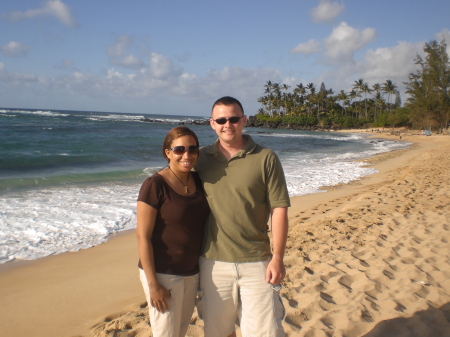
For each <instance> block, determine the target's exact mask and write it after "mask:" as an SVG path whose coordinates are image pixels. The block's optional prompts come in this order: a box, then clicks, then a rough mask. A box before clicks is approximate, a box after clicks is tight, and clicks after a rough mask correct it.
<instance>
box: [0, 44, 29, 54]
mask: <svg viewBox="0 0 450 337" xmlns="http://www.w3.org/2000/svg"><path fill="white" fill-rule="evenodd" d="M29 50H30V47H28V46H26V45H24V44H21V43H19V42H16V41H11V42H9V43H8V44H6V45H4V46H0V52H1V53H2V54H4V55H6V56H11V57H19V56H25V55H27V54H28V51H29Z"/></svg>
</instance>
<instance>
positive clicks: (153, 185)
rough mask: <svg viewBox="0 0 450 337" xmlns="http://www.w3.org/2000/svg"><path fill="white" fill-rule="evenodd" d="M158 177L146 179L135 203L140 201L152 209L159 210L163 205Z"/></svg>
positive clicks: (162, 193)
mask: <svg viewBox="0 0 450 337" xmlns="http://www.w3.org/2000/svg"><path fill="white" fill-rule="evenodd" d="M158 178H159V177H155V176H151V177H149V178H147V179H146V180H145V181H144V183H143V184H142V186H141V189H140V191H139V196H138V199H137V201H142V202H144V203H146V204H147V205H150V206H152V207H153V208H154V209H157V210H160V209H161V206H162V204H163V203H164V190H163V186H162V183H161V181H160V179H162V178H160V179H158Z"/></svg>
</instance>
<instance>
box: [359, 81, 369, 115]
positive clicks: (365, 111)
mask: <svg viewBox="0 0 450 337" xmlns="http://www.w3.org/2000/svg"><path fill="white" fill-rule="evenodd" d="M361 92H363V93H364V115H365V117H366V120H367V96H366V95H367V94H370V93H371V92H372V90H371V89H370V88H369V85H368V84H367V83H364V85H363V86H362V88H361Z"/></svg>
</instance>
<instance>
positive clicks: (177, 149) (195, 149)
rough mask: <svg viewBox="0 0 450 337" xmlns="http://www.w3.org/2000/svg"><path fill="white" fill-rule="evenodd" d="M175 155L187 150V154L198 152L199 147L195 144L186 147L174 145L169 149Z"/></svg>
mask: <svg viewBox="0 0 450 337" xmlns="http://www.w3.org/2000/svg"><path fill="white" fill-rule="evenodd" d="M169 150H170V151H172V152H173V153H174V154H176V155H177V156H181V155H183V154H184V153H185V152H189V154H198V151H199V147H198V146H197V145H191V146H188V147H185V146H174V147H172V148H170V149H169Z"/></svg>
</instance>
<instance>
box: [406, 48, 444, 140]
mask: <svg viewBox="0 0 450 337" xmlns="http://www.w3.org/2000/svg"><path fill="white" fill-rule="evenodd" d="M446 49H447V45H446V43H445V41H442V42H441V43H439V44H438V43H437V42H436V41H435V40H433V41H431V42H430V43H426V44H425V47H424V48H423V50H424V52H425V53H426V57H425V59H422V57H420V56H419V55H417V57H416V60H415V63H416V64H418V65H419V66H420V69H419V70H417V72H416V73H412V74H410V75H409V82H405V85H406V89H407V90H406V93H407V94H409V96H410V98H408V100H407V104H406V106H407V107H408V108H409V117H410V121H411V123H412V125H413V127H415V128H418V129H431V128H433V129H436V130H437V131H438V132H441V131H442V130H443V129H445V128H447V127H448V126H449V113H450V63H449V59H448V54H447V50H446Z"/></svg>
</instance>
